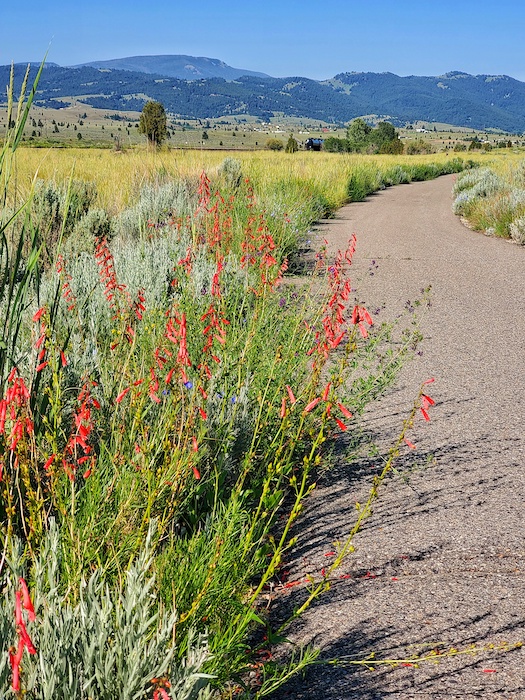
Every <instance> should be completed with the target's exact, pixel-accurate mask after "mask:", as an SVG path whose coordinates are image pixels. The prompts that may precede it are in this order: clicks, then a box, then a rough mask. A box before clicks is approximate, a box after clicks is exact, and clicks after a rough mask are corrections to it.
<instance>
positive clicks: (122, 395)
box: [115, 386, 131, 403]
mask: <svg viewBox="0 0 525 700" xmlns="http://www.w3.org/2000/svg"><path fill="white" fill-rule="evenodd" d="M129 391H131V389H130V387H129V386H128V387H127V388H126V389H124V391H121V392H120V394H119V395H118V396H117V398H116V401H115V403H120V402H121V401H122V399H123V398H124V397H125V396H126V394H127V393H128V392H129Z"/></svg>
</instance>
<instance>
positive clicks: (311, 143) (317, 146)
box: [304, 139, 323, 151]
mask: <svg viewBox="0 0 525 700" xmlns="http://www.w3.org/2000/svg"><path fill="white" fill-rule="evenodd" d="M304 145H305V148H306V150H307V151H320V150H321V149H322V147H323V139H306V141H305V142H304Z"/></svg>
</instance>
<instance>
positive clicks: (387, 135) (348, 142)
mask: <svg viewBox="0 0 525 700" xmlns="http://www.w3.org/2000/svg"><path fill="white" fill-rule="evenodd" d="M323 148H324V150H325V151H329V152H331V153H390V154H400V153H403V144H402V143H401V140H400V139H399V134H398V132H397V131H396V129H395V128H394V126H393V125H392V124H390V122H379V124H378V125H377V126H376V127H375V128H373V127H371V126H370V124H367V123H366V122H365V120H364V119H354V120H353V121H352V122H351V123H350V124H349V126H348V128H347V130H346V138H345V139H339V138H336V137H335V136H331V137H330V138H328V139H326V141H325V142H324V144H323Z"/></svg>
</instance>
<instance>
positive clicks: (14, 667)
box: [9, 578, 36, 693]
mask: <svg viewBox="0 0 525 700" xmlns="http://www.w3.org/2000/svg"><path fill="white" fill-rule="evenodd" d="M19 586H20V588H21V589H22V590H17V591H16V593H15V623H16V631H17V634H18V645H17V650H16V652H15V653H12V652H11V651H10V652H9V663H10V665H11V671H12V680H11V688H12V689H13V691H14V692H15V693H18V692H19V691H20V664H21V662H22V656H23V654H24V649H27V651H28V653H29V654H36V649H35V647H34V645H33V642H32V641H31V637H30V636H29V634H28V632H27V629H26V624H25V621H24V616H23V613H22V608H24V610H26V611H27V613H28V618H29V620H30V621H31V622H33V621H34V620H35V619H36V615H35V610H34V608H33V603H32V602H31V597H30V595H29V590H28V587H27V584H26V582H25V580H24V579H23V578H20V579H19Z"/></svg>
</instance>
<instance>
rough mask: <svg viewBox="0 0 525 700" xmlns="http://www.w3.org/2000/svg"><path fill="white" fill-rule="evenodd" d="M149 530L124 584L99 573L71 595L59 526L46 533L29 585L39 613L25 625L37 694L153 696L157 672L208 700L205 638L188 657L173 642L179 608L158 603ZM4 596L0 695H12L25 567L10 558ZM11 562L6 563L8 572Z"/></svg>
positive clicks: (54, 699)
mask: <svg viewBox="0 0 525 700" xmlns="http://www.w3.org/2000/svg"><path fill="white" fill-rule="evenodd" d="M151 534H152V531H151V530H150V535H149V536H148V539H147V541H146V544H145V546H144V549H143V550H142V552H141V553H140V554H139V556H138V557H137V558H136V560H135V561H134V562H133V563H131V564H130V566H129V567H128V569H127V571H126V572H125V575H124V576H123V577H122V580H121V582H120V583H117V584H114V585H109V584H106V583H104V580H103V578H102V577H101V575H100V573H99V572H95V573H93V575H92V576H91V577H90V579H89V580H88V581H83V582H82V583H81V586H80V590H79V593H78V598H77V599H76V600H75V599H73V600H71V599H70V597H69V596H68V592H67V591H66V592H64V591H62V587H61V580H60V541H59V533H58V530H57V528H56V527H52V528H51V531H50V533H49V534H48V535H47V536H46V539H45V541H44V543H43V547H42V549H41V553H40V555H39V556H38V558H37V559H36V561H35V563H34V570H33V575H32V583H31V585H30V588H31V593H32V596H33V601H34V607H35V611H36V616H37V619H36V621H35V622H32V623H28V625H27V629H28V632H29V634H30V636H31V638H32V641H33V643H34V645H35V647H36V649H37V653H36V654H35V655H32V656H30V655H29V654H27V653H26V652H24V657H23V661H22V667H21V668H22V671H21V678H22V686H23V688H24V690H26V691H27V697H28V698H31V699H32V700H77V699H78V700H88V699H90V700H91V699H93V700H114V699H115V698H119V700H139V699H141V698H150V697H151V692H152V687H153V686H152V685H151V681H152V679H153V678H162V677H165V678H167V679H168V680H169V682H170V685H171V687H170V689H169V694H170V697H171V698H173V700H206V699H207V698H210V697H211V691H210V690H209V689H208V687H207V686H208V683H209V679H210V676H209V675H207V674H206V673H203V671H202V668H203V665H204V663H205V662H206V661H207V660H208V659H209V652H208V647H207V643H206V639H205V638H204V637H202V636H196V635H193V636H192V635H190V637H189V642H188V650H187V652H186V654H185V656H184V658H183V660H182V661H179V660H178V658H177V648H176V643H175V641H174V639H175V635H174V630H175V625H176V623H177V613H176V611H174V612H169V611H166V610H164V609H163V608H162V606H161V605H160V604H159V600H158V597H157V595H156V593H155V577H154V574H153V573H152V570H151V569H152V563H153V553H152V549H151ZM9 564H10V570H9V573H8V574H7V575H6V574H5V573H4V576H3V581H2V588H3V591H2V595H0V644H1V648H0V697H4V695H5V696H8V693H9V686H10V683H11V669H10V667H9V663H8V649H9V647H10V646H11V645H13V644H14V645H15V646H16V639H17V633H16V630H15V624H14V598H15V595H14V592H15V590H16V588H17V586H18V577H19V576H20V575H21V574H22V573H23V564H22V563H21V559H19V557H18V556H17V555H16V554H15V555H14V556H13V557H11V561H10V562H9ZM6 570H7V569H4V572H5V571H6Z"/></svg>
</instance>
